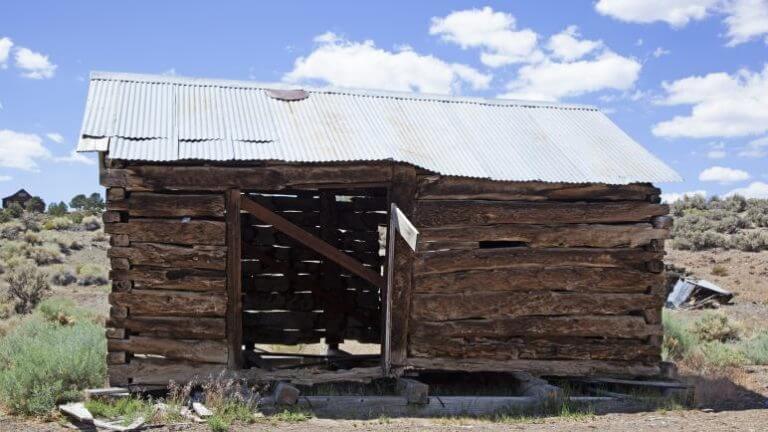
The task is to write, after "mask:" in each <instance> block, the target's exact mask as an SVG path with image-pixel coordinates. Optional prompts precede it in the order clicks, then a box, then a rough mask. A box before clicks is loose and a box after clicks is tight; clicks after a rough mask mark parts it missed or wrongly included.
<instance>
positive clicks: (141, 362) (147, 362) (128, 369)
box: [108, 357, 227, 386]
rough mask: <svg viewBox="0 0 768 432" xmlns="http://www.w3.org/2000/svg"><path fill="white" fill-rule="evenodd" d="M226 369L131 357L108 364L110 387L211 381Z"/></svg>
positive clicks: (192, 363) (224, 366)
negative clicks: (115, 363)
mask: <svg viewBox="0 0 768 432" xmlns="http://www.w3.org/2000/svg"><path fill="white" fill-rule="evenodd" d="M226 369H227V365H225V364H217V363H198V362H190V361H184V360H167V359H159V358H140V357H139V358H137V357H134V358H132V359H131V361H130V363H126V364H124V365H115V366H110V367H109V369H108V372H109V383H110V385H111V386H124V385H126V384H133V385H163V386H165V385H168V383H169V382H170V381H173V382H175V383H177V384H184V383H187V382H190V381H196V382H204V381H212V380H215V379H216V378H217V377H218V376H219V375H220V374H222V373H225V372H226Z"/></svg>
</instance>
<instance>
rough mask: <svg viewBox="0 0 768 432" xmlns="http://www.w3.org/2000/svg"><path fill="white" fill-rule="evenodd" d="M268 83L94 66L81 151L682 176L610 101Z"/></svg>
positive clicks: (479, 173) (506, 175) (443, 169)
mask: <svg viewBox="0 0 768 432" xmlns="http://www.w3.org/2000/svg"><path fill="white" fill-rule="evenodd" d="M287 88H291V87H289V86H286V85H284V84H259V83H254V82H250V81H226V80H208V79H194V78H180V77H169V76H153V75H134V74H121V73H106V72H94V73H92V74H91V84H90V90H89V93H88V102H87V106H86V111H85V118H84V120H83V127H82V132H81V140H80V143H79V145H78V151H109V153H110V156H111V157H112V158H115V159H127V160H146V161H174V160H184V159H199V160H215V161H226V160H280V161H286V162H334V161H365V160H368V161H374V160H395V161H399V162H405V163H411V164H413V165H416V166H419V167H422V168H425V169H428V170H431V171H435V172H438V173H441V174H444V175H454V176H466V177H479V178H490V179H493V180H511V181H529V180H541V181H548V182H571V183H609V184H625V183H633V182H670V181H680V180H681V179H680V176H679V175H678V174H677V173H676V172H675V171H673V170H672V169H671V168H669V167H668V166H667V165H665V164H664V163H663V162H661V161H660V160H659V159H657V158H656V157H654V156H653V155H651V154H650V153H649V152H648V151H647V150H645V149H644V148H643V147H642V146H640V145H639V144H637V143H636V142H635V141H633V140H632V139H631V138H630V137H629V136H627V135H626V134H625V133H624V132H623V131H622V130H621V129H619V128H618V127H617V126H616V125H615V124H614V123H613V122H611V121H610V120H609V119H608V117H606V116H605V115H604V114H603V113H601V112H600V111H599V110H597V109H595V108H593V107H588V106H580V105H567V104H552V103H536V102H524V101H511V100H487V99H478V98H466V97H451V96H436V95H421V94H407V93H392V92H379V91H364V90H345V89H305V90H306V91H307V92H308V94H309V97H308V98H306V99H302V100H298V101H285V100H279V99H274V98H272V97H270V96H269V95H268V94H267V91H268V90H270V89H287Z"/></svg>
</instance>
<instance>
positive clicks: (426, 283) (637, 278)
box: [414, 266, 664, 293]
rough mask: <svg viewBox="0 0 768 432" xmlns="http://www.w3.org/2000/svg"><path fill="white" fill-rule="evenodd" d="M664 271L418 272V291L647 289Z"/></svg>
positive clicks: (660, 280) (536, 269)
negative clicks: (656, 272)
mask: <svg viewBox="0 0 768 432" xmlns="http://www.w3.org/2000/svg"><path fill="white" fill-rule="evenodd" d="M663 284H664V277H663V275H661V274H654V273H648V272H643V271H635V270H627V269H618V268H600V267H549V266H547V267H522V268H505V269H492V270H469V271H459V272H454V273H439V274H421V273H418V272H417V273H416V274H415V275H414V292H415V293H456V292H467V293H472V292H478V291H486V292H491V291H498V292H507V293H509V292H521V291H536V290H544V291H578V292H599V293H610V292H614V293H646V292H650V290H651V288H653V287H656V286H660V285H663Z"/></svg>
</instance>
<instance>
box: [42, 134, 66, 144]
mask: <svg viewBox="0 0 768 432" xmlns="http://www.w3.org/2000/svg"><path fill="white" fill-rule="evenodd" d="M45 136H47V137H48V139H49V140H51V141H53V142H55V143H57V144H61V143H63V142H64V136H63V135H62V134H60V133H58V132H49V133H47V134H45Z"/></svg>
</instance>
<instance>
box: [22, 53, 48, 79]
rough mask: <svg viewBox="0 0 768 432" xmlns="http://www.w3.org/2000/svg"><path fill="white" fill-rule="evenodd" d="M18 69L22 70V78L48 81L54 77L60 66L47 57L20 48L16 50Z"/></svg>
mask: <svg viewBox="0 0 768 432" xmlns="http://www.w3.org/2000/svg"><path fill="white" fill-rule="evenodd" d="M16 67H18V68H19V69H22V73H21V76H23V77H25V78H32V79H46V78H52V77H53V74H54V73H55V72H56V68H57V67H58V66H56V65H55V64H53V63H51V62H50V60H48V56H47V55H43V54H40V53H38V52H34V51H32V50H30V49H29V48H19V49H17V50H16Z"/></svg>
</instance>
